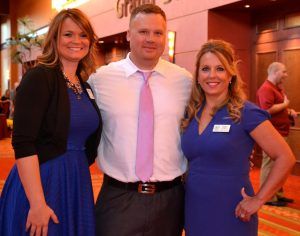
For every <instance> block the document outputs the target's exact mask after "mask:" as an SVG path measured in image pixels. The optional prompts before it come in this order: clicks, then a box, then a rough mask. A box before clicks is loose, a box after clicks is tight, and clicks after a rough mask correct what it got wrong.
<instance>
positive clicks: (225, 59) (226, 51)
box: [181, 39, 246, 131]
mask: <svg viewBox="0 0 300 236" xmlns="http://www.w3.org/2000/svg"><path fill="white" fill-rule="evenodd" d="M208 52H211V53H213V54H215V55H216V56H217V57H218V59H219V60H220V62H221V63H222V65H223V66H224V67H225V70H226V71H227V73H228V74H229V75H230V76H231V82H230V84H229V87H228V97H227V99H226V100H225V101H224V102H223V103H222V104H219V105H218V106H217V107H214V109H213V114H211V115H214V114H215V113H216V112H217V111H218V110H219V109H220V108H221V107H223V106H224V105H226V106H227V109H228V112H229V116H230V118H231V119H232V120H233V121H234V122H238V121H239V120H240V119H241V109H242V108H243V106H244V102H245V99H246V95H245V92H244V90H243V88H244V83H243V81H242V79H241V78H240V75H239V73H238V69H237V64H238V61H237V60H236V58H235V53H234V50H233V48H232V46H231V44H229V43H228V42H226V41H223V40H215V39H211V40H209V41H208V42H206V43H205V44H203V45H202V47H201V49H200V51H199V53H198V55H197V61H196V70H195V74H194V80H193V85H192V93H191V97H190V100H189V103H188V106H187V110H186V116H185V117H184V119H183V120H182V122H181V130H182V131H184V130H185V129H186V127H187V126H188V125H189V123H190V122H191V120H192V119H193V118H195V119H196V120H197V121H198V122H199V117H197V113H198V111H199V110H200V108H201V106H202V104H203V102H205V93H204V91H203V90H202V88H201V86H200V85H199V83H198V81H197V79H198V77H199V67H200V60H201V58H202V56H203V55H204V54H205V53H208Z"/></svg>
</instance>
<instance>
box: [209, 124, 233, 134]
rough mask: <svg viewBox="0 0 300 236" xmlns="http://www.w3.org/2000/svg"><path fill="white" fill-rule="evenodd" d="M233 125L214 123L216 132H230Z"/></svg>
mask: <svg viewBox="0 0 300 236" xmlns="http://www.w3.org/2000/svg"><path fill="white" fill-rule="evenodd" d="M230 126H231V125H214V128H213V132H214V133H229V131H230Z"/></svg>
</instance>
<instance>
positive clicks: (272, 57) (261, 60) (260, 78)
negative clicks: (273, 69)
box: [255, 52, 277, 92]
mask: <svg viewBox="0 0 300 236" xmlns="http://www.w3.org/2000/svg"><path fill="white" fill-rule="evenodd" d="M276 59H277V52H265V53H257V54H256V86H257V89H258V88H259V87H260V86H261V85H262V83H263V82H264V81H265V80H266V78H267V76H268V73H267V69H268V66H269V65H270V64H271V63H272V62H274V61H276ZM255 92H256V91H255Z"/></svg>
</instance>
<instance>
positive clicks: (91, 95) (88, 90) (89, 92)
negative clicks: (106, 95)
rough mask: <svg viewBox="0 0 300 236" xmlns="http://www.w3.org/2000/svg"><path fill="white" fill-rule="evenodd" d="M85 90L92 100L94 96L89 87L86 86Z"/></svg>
mask: <svg viewBox="0 0 300 236" xmlns="http://www.w3.org/2000/svg"><path fill="white" fill-rule="evenodd" d="M86 91H87V93H88V95H89V97H90V99H93V100H95V97H94V94H93V92H92V90H91V89H89V88H87V89H86Z"/></svg>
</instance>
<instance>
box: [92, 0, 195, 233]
mask: <svg viewBox="0 0 300 236" xmlns="http://www.w3.org/2000/svg"><path fill="white" fill-rule="evenodd" d="M127 39H128V40H129V42H130V49H131V52H130V53H129V54H128V55H127V57H126V58H125V59H123V60H121V61H118V62H113V63H110V64H109V65H107V66H103V67H101V68H99V69H98V70H97V72H96V73H95V74H93V75H92V76H91V77H90V79H89V81H88V82H89V83H90V85H91V87H92V88H93V90H94V92H95V96H96V101H97V104H98V106H99V108H100V111H101V115H102V118H103V125H104V126H103V132H102V138H101V142H100V145H99V149H98V158H97V160H96V161H97V164H98V166H99V167H100V168H101V170H102V171H103V172H104V182H103V186H102V189H101V191H100V194H99V197H98V199H97V203H96V233H97V235H100V236H102V235H105V236H116V235H118V236H125V235H126V236H135V235H149V236H159V235H162V236H177V235H178V236H179V235H181V233H182V228H183V213H184V209H183V206H184V189H183V185H182V178H181V177H182V175H183V174H184V173H185V172H186V169H187V161H186V159H185V158H184V157H183V154H182V151H181V146H180V121H181V119H182V117H183V115H184V111H185V107H186V105H187V101H188V99H189V96H190V90H191V84H192V76H191V74H190V73H189V72H188V71H186V70H185V69H183V68H180V67H179V66H177V65H174V64H172V63H170V62H167V61H165V60H163V59H161V58H160V57H161V55H162V54H163V52H164V49H165V42H166V16H165V13H164V12H163V11H162V9H160V8H159V7H158V6H156V5H152V4H145V5H142V6H139V7H137V8H135V9H134V10H133V12H132V14H131V18H130V23H129V30H128V32H127ZM150 71H151V77H150V79H149V86H150V89H151V93H152V97H153V107H154V150H153V152H154V155H153V174H152V176H151V177H150V179H149V181H147V182H146V183H143V182H142V181H141V180H140V179H139V177H138V176H137V174H136V169H135V167H136V153H137V136H138V135H137V133H138V122H139V121H138V119H139V101H140V93H141V88H142V86H143V83H144V81H143V78H142V76H141V72H150Z"/></svg>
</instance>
